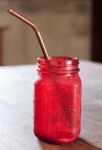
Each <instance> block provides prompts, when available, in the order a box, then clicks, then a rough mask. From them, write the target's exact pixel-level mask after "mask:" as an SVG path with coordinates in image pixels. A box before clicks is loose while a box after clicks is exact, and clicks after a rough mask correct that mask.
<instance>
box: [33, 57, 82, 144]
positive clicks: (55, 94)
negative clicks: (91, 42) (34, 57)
mask: <svg viewBox="0 0 102 150" xmlns="http://www.w3.org/2000/svg"><path fill="white" fill-rule="evenodd" d="M78 64H79V60H78V59H77V58H72V57H50V58H49V60H46V59H45V58H44V57H39V58H38V61H37V65H38V66H37V71H38V78H37V80H36V82H35V83H34V133H35V135H36V136H37V137H39V138H40V139H42V140H44V141H47V142H54V143H65V142H71V141H74V140H75V139H77V138H78V136H79V133H80V117H81V79H80V77H79V75H78V72H79V68H78Z"/></svg>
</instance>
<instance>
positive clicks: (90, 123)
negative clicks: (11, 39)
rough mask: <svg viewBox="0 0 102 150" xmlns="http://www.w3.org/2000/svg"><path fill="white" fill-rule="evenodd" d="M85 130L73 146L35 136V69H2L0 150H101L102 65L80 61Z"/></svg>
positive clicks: (83, 126)
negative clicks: (54, 143) (58, 143)
mask: <svg viewBox="0 0 102 150" xmlns="http://www.w3.org/2000/svg"><path fill="white" fill-rule="evenodd" d="M80 68H81V73H80V74H81V78H82V81H83V96H82V99H83V108H82V130H81V134H80V138H79V139H78V140H77V141H75V142H72V143H70V144H65V145H53V144H48V143H44V142H42V141H40V140H38V139H37V138H36V137H35V136H34V134H33V119H32V118H33V82H34V80H35V79H36V77H37V75H36V68H35V65H26V66H14V67H0V150H98V149H102V64H96V63H92V62H88V61H81V64H80Z"/></svg>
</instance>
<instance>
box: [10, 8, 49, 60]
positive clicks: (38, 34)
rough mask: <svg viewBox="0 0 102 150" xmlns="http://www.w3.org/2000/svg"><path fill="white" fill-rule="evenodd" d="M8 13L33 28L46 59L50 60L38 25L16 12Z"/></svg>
mask: <svg viewBox="0 0 102 150" xmlns="http://www.w3.org/2000/svg"><path fill="white" fill-rule="evenodd" d="M7 12H8V13H10V14H11V15H13V16H15V17H16V18H18V19H19V20H21V21H23V22H25V23H26V24H28V25H29V26H30V27H32V28H33V30H34V32H35V34H36V36H37V39H38V41H39V44H40V47H41V50H42V52H43V55H44V57H45V58H46V59H49V56H48V53H47V50H46V47H45V44H44V41H43V39H42V36H41V34H40V32H39V30H38V27H37V26H36V24H35V23H34V22H32V21H30V20H29V19H27V18H26V17H24V16H22V15H21V14H19V13H17V12H15V11H14V10H12V9H9V10H7Z"/></svg>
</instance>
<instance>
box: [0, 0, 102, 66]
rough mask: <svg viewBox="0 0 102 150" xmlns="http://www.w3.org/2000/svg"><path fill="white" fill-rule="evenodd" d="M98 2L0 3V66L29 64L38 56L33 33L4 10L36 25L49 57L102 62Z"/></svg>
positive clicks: (40, 0)
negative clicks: (16, 13)
mask: <svg viewBox="0 0 102 150" xmlns="http://www.w3.org/2000/svg"><path fill="white" fill-rule="evenodd" d="M100 3H101V2H100V1H99V0H97V1H95V0H53V1H51V0H0V65H19V64H32V63H36V59H37V57H39V56H42V53H41V50H40V47H39V44H38V41H37V39H36V36H35V34H34V32H33V30H32V29H31V28H30V27H28V26H27V25H26V24H24V23H23V22H21V21H19V20H17V19H16V18H14V17H13V16H11V15H10V14H8V13H7V12H6V10H7V9H8V8H12V9H14V10H16V11H17V12H20V13H21V14H23V15H24V16H27V17H28V18H29V19H32V20H34V21H35V22H36V24H37V25H38V27H39V29H40V31H41V33H42V37H43V39H44V42H45V44H46V47H47V50H48V53H49V55H51V56H53V55H58V56H60V55H64V56H75V57H79V58H80V59H86V60H92V61H97V62H102V52H101V43H102V39H101V36H102V34H101V33H102V29H101V25H102V23H101V20H100V15H101V14H102V11H101V6H102V5H100Z"/></svg>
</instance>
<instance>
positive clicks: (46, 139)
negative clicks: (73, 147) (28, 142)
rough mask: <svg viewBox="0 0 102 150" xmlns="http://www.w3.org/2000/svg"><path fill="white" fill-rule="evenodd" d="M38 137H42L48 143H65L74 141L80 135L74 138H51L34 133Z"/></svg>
mask: <svg viewBox="0 0 102 150" xmlns="http://www.w3.org/2000/svg"><path fill="white" fill-rule="evenodd" d="M34 134H35V135H36V136H37V137H38V139H40V140H41V141H44V142H46V143H51V144H65V143H70V142H73V141H75V140H77V139H78V138H79V137H78V136H77V137H73V138H69V139H68V138H59V139H50V138H48V137H44V136H39V135H37V134H36V133H34Z"/></svg>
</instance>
